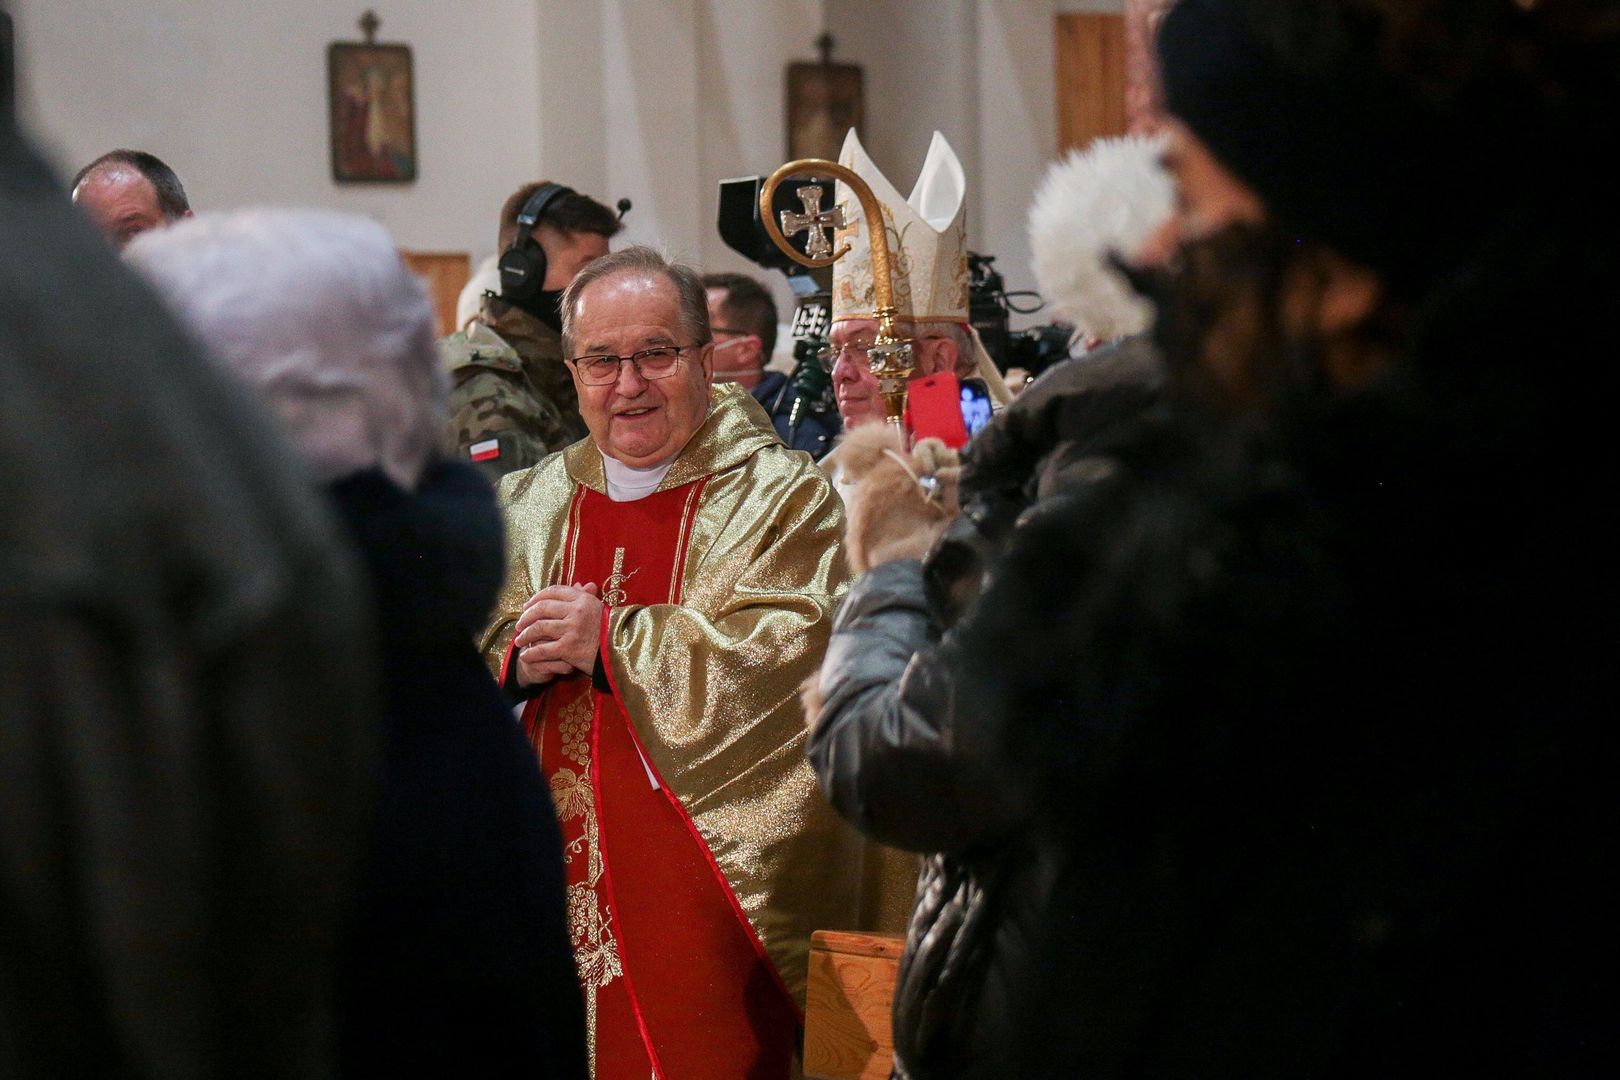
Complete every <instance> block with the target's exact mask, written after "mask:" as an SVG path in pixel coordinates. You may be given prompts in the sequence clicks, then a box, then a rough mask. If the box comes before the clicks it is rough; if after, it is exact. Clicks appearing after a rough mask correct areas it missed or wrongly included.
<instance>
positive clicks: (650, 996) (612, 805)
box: [507, 480, 799, 1080]
mask: <svg viewBox="0 0 1620 1080" xmlns="http://www.w3.org/2000/svg"><path fill="white" fill-rule="evenodd" d="M703 484H704V481H702V480H699V481H695V482H693V483H691V484H687V485H685V486H683V487H679V488H675V489H673V490H670V491H662V492H658V493H656V494H653V495H649V496H647V497H645V498H642V499H639V500H637V501H635V502H628V503H615V502H613V501H612V500H611V499H609V498H608V497H607V496H606V495H602V494H599V493H597V492H595V491H591V490H590V489H588V488H586V487H583V486H581V487H579V488H578V490H577V491H576V492H575V495H574V499H573V501H572V503H571V504H570V506H569V520H568V535H567V537H566V540H565V545H564V549H563V550H564V551H565V552H566V553H567V554H566V556H565V559H564V562H565V566H564V569H563V577H562V582H563V583H567V584H581V585H583V584H586V583H587V582H596V583H597V584H598V585H599V586H600V588H601V595H602V599H603V601H604V602H605V603H606V604H607V605H608V606H609V607H610V608H611V607H615V606H618V605H622V604H671V603H679V602H680V598H681V566H682V565H683V564H684V563H685V561H686V559H685V556H686V545H687V542H688V538H689V536H690V533H691V524H692V513H693V509H694V508H695V507H696V506H697V503H698V500H699V498H700V497H701V495H702V491H703ZM607 625H608V620H607V619H606V618H604V619H603V642H602V648H603V649H604V650H606V648H607V644H608V643H607V639H606V633H607ZM507 662H508V663H510V662H511V657H510V655H509V656H508V659H507ZM608 670H609V672H610V675H609V681H610V682H611V681H612V677H611V670H612V669H611V666H609V668H608ZM523 721H524V727H525V730H526V731H527V732H528V735H529V739H530V741H531V742H533V744H534V746H535V748H536V750H537V751H538V753H539V755H540V767H541V771H542V772H543V773H544V774H545V776H546V780H547V782H548V783H549V784H550V785H551V791H552V798H553V799H554V801H555V802H556V806H557V817H558V821H559V823H560V824H561V826H562V832H563V844H564V858H565V860H566V862H567V867H566V871H567V881H568V915H569V931H570V934H571V936H572V938H573V945H574V958H575V962H576V964H577V965H578V968H579V974H580V982H581V984H582V986H583V989H584V992H585V1000H586V1014H587V1016H586V1019H587V1024H588V1026H589V1028H590V1035H591V1060H592V1062H593V1071H594V1075H595V1077H596V1080H647V1078H649V1077H653V1076H656V1077H658V1078H659V1080H688V1078H691V1080H698V1078H702V1080H725V1078H728V1077H736V1078H738V1080H744V1078H748V1080H756V1078H758V1080H771V1078H778V1077H780V1078H785V1077H787V1076H788V1074H789V1071H790V1068H791V1063H792V1058H793V1050H794V1046H795V1044H796V1042H797V1038H798V1025H799V1012H798V1008H797V1007H796V1006H795V1004H794V1002H793V999H792V998H791V997H790V996H789V994H788V993H787V990H786V988H785V987H784V986H783V985H782V981H781V978H780V976H779V975H778V974H777V972H776V969H775V967H774V966H773V965H772V964H771V962H770V960H769V958H768V957H767V956H766V954H765V950H764V946H763V945H762V944H761V943H760V941H759V938H758V937H757V935H756V934H755V933H754V930H753V927H752V926H751V924H750V923H749V922H748V919H747V916H746V915H745V914H744V913H743V911H742V908H741V907H739V906H738V904H737V900H736V897H735V896H734V895H733V893H732V891H731V887H730V885H729V884H728V883H727V882H726V879H725V876H724V875H723V874H722V873H721V871H720V869H719V867H718V866H717V865H716V864H715V862H714V857H713V855H712V854H711V853H710V852H709V848H708V845H707V844H706V843H705V842H704V840H703V838H702V837H701V835H699V833H698V831H697V829H696V827H695V826H694V825H693V824H692V820H691V818H690V817H689V816H688V815H687V813H686V810H685V808H684V807H683V806H682V805H681V802H680V800H679V799H678V798H677V797H676V796H675V795H674V794H673V793H672V792H671V791H670V790H669V786H668V785H667V784H666V783H665V782H664V780H663V778H662V777H661V776H659V775H658V771H657V769H656V768H654V767H653V766H652V763H651V759H650V757H649V756H648V755H646V754H645V752H644V751H643V748H642V745H641V740H640V737H639V736H638V735H637V733H636V730H635V727H634V725H633V724H631V723H630V720H629V717H628V715H627V714H626V711H625V708H624V705H623V701H622V699H621V697H620V696H619V693H618V690H617V688H616V687H615V688H614V691H613V693H611V694H603V693H597V692H595V691H594V690H593V689H592V687H591V681H590V680H589V679H588V678H586V677H585V676H583V675H578V674H576V675H573V676H571V677H569V678H567V679H562V680H559V681H557V682H555V683H553V684H552V685H551V687H550V688H549V689H548V690H547V691H546V692H545V693H543V694H541V695H540V696H538V697H536V698H535V699H533V700H532V701H530V703H529V705H528V707H527V708H526V709H525V710H524V713H523ZM655 784H656V786H655Z"/></svg>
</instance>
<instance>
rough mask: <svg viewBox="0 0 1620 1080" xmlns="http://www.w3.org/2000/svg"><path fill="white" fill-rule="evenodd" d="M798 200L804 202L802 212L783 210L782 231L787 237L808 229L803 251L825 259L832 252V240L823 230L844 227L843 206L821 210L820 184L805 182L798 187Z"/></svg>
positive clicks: (813, 257)
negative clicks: (808, 234)
mask: <svg viewBox="0 0 1620 1080" xmlns="http://www.w3.org/2000/svg"><path fill="white" fill-rule="evenodd" d="M799 201H800V202H801V203H803V204H804V213H802V214H796V213H794V212H793V211H792V210H783V211H782V231H783V232H784V233H786V234H787V235H788V236H789V237H792V236H796V235H798V234H799V233H802V232H805V231H808V232H809V233H810V236H809V238H808V239H806V240H805V243H804V253H805V254H806V255H808V256H810V258H812V259H825V258H826V257H827V256H829V255H831V254H832V241H830V240H828V239H827V234H826V233H825V232H824V231H823V230H825V229H842V228H843V227H844V225H845V221H844V208H843V207H842V206H835V207H833V208H832V209H831V210H822V209H821V185H820V184H805V185H804V186H803V187H801V188H799Z"/></svg>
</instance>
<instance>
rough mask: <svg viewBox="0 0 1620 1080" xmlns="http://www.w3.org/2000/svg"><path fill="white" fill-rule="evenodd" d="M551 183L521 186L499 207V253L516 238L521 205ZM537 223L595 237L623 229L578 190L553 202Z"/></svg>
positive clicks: (613, 214)
mask: <svg viewBox="0 0 1620 1080" xmlns="http://www.w3.org/2000/svg"><path fill="white" fill-rule="evenodd" d="M551 182H552V181H550V180H536V181H535V182H534V183H532V184H524V185H523V186H522V187H520V188H518V189H517V190H516V191H514V192H512V194H511V195H509V196H507V198H506V202H504V203H502V204H501V230H500V234H499V236H498V238H497V239H498V242H499V246H500V249H501V250H502V251H505V250H506V249H507V248H509V247H511V246H512V241H513V240H515V239H517V219H518V215H519V214H521V213H522V212H523V204H524V203H526V202H528V201H529V196H531V195H533V194H534V193H535V192H536V191H539V190H540V189H541V188H543V187H545V186H546V185H547V184H549V183H551ZM536 224H537V225H550V226H551V227H552V228H554V229H556V230H557V231H558V232H561V233H581V232H583V233H595V234H596V235H597V236H614V235H617V234H618V232H619V230H620V229H622V228H624V226H623V225H622V224H621V223H620V222H619V215H618V214H617V213H616V212H615V211H613V210H611V209H609V208H608V207H606V206H604V205H602V204H601V203H599V202H597V201H596V200H595V199H593V198H591V197H590V196H589V195H581V194H580V193H579V192H577V191H570V192H569V193H568V194H566V195H559V196H557V198H555V199H552V200H551V202H550V204H548V205H547V206H546V212H545V213H544V214H541V215H540V220H539V221H538V222H537V223H536Z"/></svg>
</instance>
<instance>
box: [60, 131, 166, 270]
mask: <svg viewBox="0 0 1620 1080" xmlns="http://www.w3.org/2000/svg"><path fill="white" fill-rule="evenodd" d="M73 203H74V205H75V206H79V207H81V208H83V209H84V211H85V213H87V214H89V215H90V220H92V221H94V222H95V223H96V228H98V229H100V230H101V234H102V235H103V236H105V237H106V238H107V242H108V243H109V244H111V245H112V246H113V247H115V248H117V249H119V250H120V251H122V250H123V248H124V245H126V244H128V243H129V242H130V241H131V240H133V239H135V238H136V237H137V236H139V235H141V234H142V233H144V232H150V231H151V230H153V229H161V228H163V227H165V226H167V225H173V224H174V223H175V222H177V221H183V220H185V219H186V218H188V217H190V216H191V201H190V200H189V199H187V198H186V189H185V187H184V186H182V185H181V183H180V177H178V176H176V175H175V172H174V170H173V169H171V168H169V167H168V166H167V165H165V164H164V163H163V162H162V161H161V160H159V159H158V158H157V157H156V156H155V155H153V154H148V153H146V152H145V151H144V150H113V151H110V152H108V153H105V154H102V155H101V156H100V157H98V158H96V160H94V161H92V162H91V163H90V164H88V165H86V166H85V167H84V168H82V169H80V170H79V173H78V175H77V176H75V177H74V178H73Z"/></svg>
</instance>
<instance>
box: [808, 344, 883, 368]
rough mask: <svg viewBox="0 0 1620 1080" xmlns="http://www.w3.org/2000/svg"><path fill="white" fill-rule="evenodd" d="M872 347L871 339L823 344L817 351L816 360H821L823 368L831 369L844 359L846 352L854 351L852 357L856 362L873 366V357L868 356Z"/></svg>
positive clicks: (863, 365) (865, 365)
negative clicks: (840, 343)
mask: <svg viewBox="0 0 1620 1080" xmlns="http://www.w3.org/2000/svg"><path fill="white" fill-rule="evenodd" d="M871 348H872V342H870V341H863V342H855V341H851V342H847V343H845V344H843V345H823V346H822V347H821V348H820V350H818V351H817V352H816V360H817V361H819V362H820V364H821V366H822V368H823V370H826V371H831V370H832V369H833V368H834V367H836V366H837V364H838V361H839V360H841V359H843V356H844V354H845V353H854V354H855V355H854V357H853V358H852V359H853V361H854V362H855V363H859V364H860V365H861V366H862V367H871V366H872V361H871V358H870V357H868V356H867V353H868V352H869V351H870V350H871Z"/></svg>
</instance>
